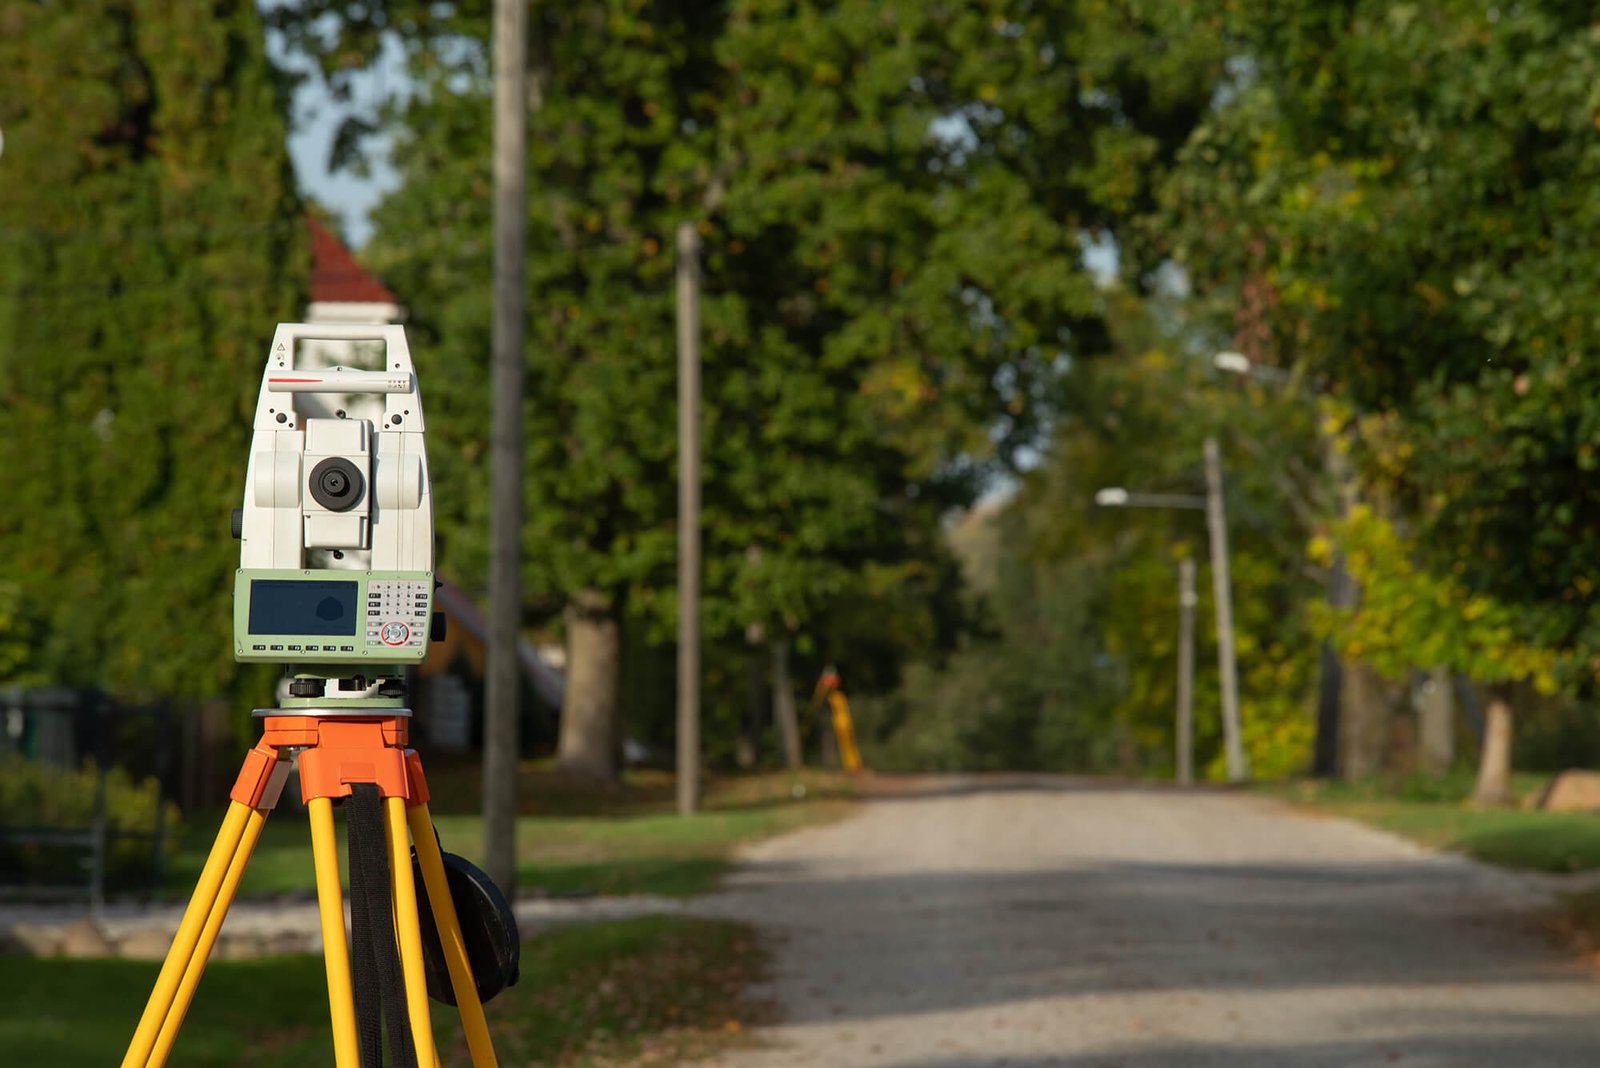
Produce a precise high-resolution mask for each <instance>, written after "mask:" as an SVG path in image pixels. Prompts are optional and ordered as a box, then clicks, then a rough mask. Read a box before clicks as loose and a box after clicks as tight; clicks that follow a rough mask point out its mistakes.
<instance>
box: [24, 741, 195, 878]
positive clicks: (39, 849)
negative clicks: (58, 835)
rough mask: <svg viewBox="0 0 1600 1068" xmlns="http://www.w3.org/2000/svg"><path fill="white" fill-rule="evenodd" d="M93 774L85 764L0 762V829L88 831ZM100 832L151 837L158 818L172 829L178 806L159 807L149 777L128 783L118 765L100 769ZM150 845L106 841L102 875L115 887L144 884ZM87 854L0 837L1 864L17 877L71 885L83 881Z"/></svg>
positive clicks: (151, 860)
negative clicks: (70, 768) (73, 768)
mask: <svg viewBox="0 0 1600 1068" xmlns="http://www.w3.org/2000/svg"><path fill="white" fill-rule="evenodd" d="M98 774H99V773H98V771H97V770H96V768H95V765H94V762H93V761H89V762H87V763H85V764H84V766H83V767H82V768H80V769H79V770H78V771H65V770H63V769H61V768H57V767H53V766H51V765H49V764H42V763H39V762H38V761H32V760H21V759H16V758H9V759H4V760H0V827H13V828H17V827H31V828H62V829H67V830H77V831H87V830H88V829H89V828H90V827H92V826H93V824H94V808H95V794H96V784H95V780H96V778H97V777H98ZM105 791H106V801H105V805H106V829H107V830H108V831H109V832H111V833H113V834H115V833H116V832H119V831H123V832H129V833H134V834H140V835H148V834H153V833H155V831H156V830H157V825H158V821H160V820H165V831H166V833H167V834H169V835H173V834H175V833H176V832H177V830H178V827H179V819H178V808H177V806H176V805H172V804H165V805H164V804H162V802H161V788H160V784H158V783H157V782H156V781H155V780H154V779H145V780H144V781H142V782H134V781H133V779H132V777H131V776H129V775H128V773H127V772H126V771H125V770H123V769H122V768H111V769H109V770H107V772H106V781H105ZM154 850H155V847H154V844H153V842H151V841H150V840H149V839H146V838H135V839H124V840H117V839H115V838H113V839H112V840H111V843H110V846H109V848H108V849H107V851H106V878H107V882H108V884H110V885H112V886H116V885H117V884H119V883H120V884H122V885H141V884H148V883H149V881H150V880H151V879H152V878H153V876H154V875H155V869H154V864H155V852H154ZM86 855H87V854H86V852H85V851H84V850H81V849H65V848H62V847H61V846H59V845H53V844H40V843H13V842H7V841H5V840H4V839H3V838H0V868H4V869H5V871H6V872H7V873H9V874H8V878H10V879H16V878H17V877H19V876H20V877H21V880H22V881H23V882H27V883H43V884H61V883H66V884H69V885H70V884H76V883H81V882H82V881H83V877H84V876H83V872H84V869H83V860H84V858H85V856H86Z"/></svg>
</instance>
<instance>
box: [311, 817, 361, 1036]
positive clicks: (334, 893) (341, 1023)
mask: <svg viewBox="0 0 1600 1068" xmlns="http://www.w3.org/2000/svg"><path fill="white" fill-rule="evenodd" d="M306 809H307V812H308V813H309V815H310V817H311V859H312V863H313V864H314V865H315V867H316V872H317V911H318V912H319V913H320V914H321V917H322V964H323V967H324V969H326V971H327V973H328V1012H329V1014H330V1016H331V1017H332V1019H333V1062H334V1064H335V1065H336V1066H337V1068H361V1046H360V1043H359V1042H358V1040H357V1038H356V1003H355V997H354V995H353V994H352V992H351V989H350V944H349V942H347V941H346V940H345V936H344V887H343V885H342V884H341V883H340V882H339V844H338V840H337V839H336V837H335V835H334V830H333V802H332V801H330V800H329V799H328V798H326V797H314V798H312V799H311V801H310V802H308V803H307V805H306Z"/></svg>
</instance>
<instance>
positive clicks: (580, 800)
mask: <svg viewBox="0 0 1600 1068" xmlns="http://www.w3.org/2000/svg"><path fill="white" fill-rule="evenodd" d="M477 776H478V770H477V767H476V765H473V764H467V763H454V764H444V765H442V766H441V767H439V768H437V769H436V768H434V767H431V766H430V767H429V769H428V786H429V790H430V793H431V794H432V795H433V801H432V802H431V803H430V806H429V807H430V811H432V813H433V816H434V823H435V825H436V826H437V827H438V830H439V835H440V838H441V840H442V841H443V843H444V847H445V848H446V849H447V850H449V851H451V852H454V853H459V854H461V855H462V856H464V857H466V858H467V859H469V860H471V861H473V862H475V863H479V864H481V863H482V844H483V821H482V819H481V817H480V816H479V815H478V814H477V812H476V808H477V803H478V796H479V793H478V779H477ZM853 792H854V786H853V783H852V782H851V780H849V779H848V778H846V777H844V776H841V775H838V774H836V773H832V772H826V771H803V772H799V773H795V774H790V773H782V772H772V773H763V774H756V775H747V776H739V777H730V778H724V779H714V780H712V781H710V782H709V783H708V784H707V787H706V791H705V800H704V806H703V811H701V812H700V813H698V814H696V815H694V816H692V817H689V818H684V817H680V816H678V815H677V814H676V811H675V809H674V803H675V802H674V792H673V785H672V778H671V776H669V775H666V774H664V773H661V772H651V771H642V772H630V773H629V775H628V776H627V777H626V778H625V779H624V781H623V784H622V785H621V786H620V787H617V788H613V789H597V788H593V787H583V786H578V785H574V784H572V783H570V782H568V781H566V780H564V779H562V778H561V777H560V776H558V775H556V774H555V773H554V772H553V771H551V770H550V769H549V768H547V767H543V766H539V765H534V764H529V765H527V766H525V767H524V768H523V770H522V773H521V776H520V780H519V812H520V813H521V815H519V817H518V821H517V859H518V883H519V885H520V886H521V887H522V888H523V889H524V890H537V891H543V892H546V893H550V894H563V895H564V894H644V893H649V894H664V895H670V896H680V897H681V896H690V895H693V894H699V893H704V892H706V891H708V890H711V889H713V888H714V887H715V886H716V883H717V880H718V879H720V878H721V876H722V874H723V873H724V872H725V871H726V870H727V869H728V866H729V864H730V863H731V858H732V854H733V852H734V850H735V849H736V848H737V847H738V846H740V845H741V844H743V843H746V842H750V841H755V840H758V839H761V838H767V837H770V836H772V835H775V834H780V833H782V832H784V831H788V830H793V829H795V828H797V827H802V826H806V825H808V824H812V823H817V822H822V821H826V820H830V819H836V818H838V817H839V816H840V815H842V814H843V813H844V812H845V811H846V810H847V807H848V800H847V799H848V798H849V797H851V796H853ZM220 820H221V817H220V814H214V815H212V816H211V817H210V818H205V819H198V818H197V819H194V820H191V821H190V830H189V831H188V833H187V834H185V836H184V838H183V841H182V843H181V845H180V847H179V849H178V850H176V851H175V855H174V856H173V858H172V861H171V862H170V864H169V867H168V874H167V892H168V893H170V894H172V895H173V896H175V897H183V896H186V895H187V894H188V893H189V891H190V890H191V888H192V887H193V886H194V882H195V879H196V878H197V877H198V875H199V872H200V868H201V866H202V865H203V864H204V862H205V857H206V853H207V851H208V850H209V849H210V846H211V841H212V837H213V836H214V835H215V833H216V827H217V826H218V824H219V823H220ZM314 888H315V881H314V879H313V875H312V870H311V848H310V830H309V827H308V825H307V822H306V819H305V815H304V814H303V813H302V812H299V811H295V810H290V809H286V810H284V811H281V812H277V813H275V814H274V815H273V816H272V818H270V819H269V820H268V821H267V825H266V827H265V829H264V830H263V833H262V836H261V841H260V843H259V844H258V845H257V847H256V851H255V854H254V855H253V856H252V857H251V860H250V866H249V868H247V869H246V872H245V877H244V881H243V883H242V884H241V886H240V894H241V895H242V896H261V895H267V894H294V895H310V894H311V893H312V892H313V891H314Z"/></svg>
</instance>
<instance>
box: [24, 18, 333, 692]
mask: <svg viewBox="0 0 1600 1068" xmlns="http://www.w3.org/2000/svg"><path fill="white" fill-rule="evenodd" d="M0 65H3V69H4V70H5V71H6V72H7V75H6V76H7V79H8V81H7V85H8V89H7V92H6V93H5V94H3V97H0V125H3V126H4V129H5V134H6V153H5V155H4V157H3V158H0V181H3V182H4V183H5V188H6V195H5V197H4V198H0V425H3V426H4V427H5V433H4V434H3V435H0V490H3V494H4V498H5V501H6V508H5V510H4V514H3V515H0V555H3V557H4V559H5V560H6V569H7V576H6V577H7V578H8V579H9V580H10V581H13V582H15V584H16V585H17V587H18V588H19V590H20V593H21V597H22V599H23V602H24V604H26V605H27V606H29V608H30V609H31V610H32V611H35V612H37V613H38V614H39V615H40V617H41V619H40V627H41V630H42V648H41V649H39V650H38V661H37V668H38V669H39V670H40V671H41V672H42V673H44V674H47V675H49V676H50V677H53V678H55V679H58V680H60V681H63V682H69V683H79V684H91V685H101V686H105V687H108V688H111V689H115V690H118V691H121V692H124V693H133V694H195V695H215V694H218V693H220V692H225V691H227V690H228V689H230V688H231V687H233V686H234V685H235V681H236V673H235V668H234V665H233V663H232V657H231V656H230V655H229V654H230V650H229V620H230V618H231V610H230V607H229V599H230V594H231V591H232V582H231V573H232V570H233V568H234V567H236V566H237V548H236V546H235V545H234V543H233V542H232V541H231V540H230V539H229V538H228V536H227V530H228V526H227V516H228V515H229V513H230V511H231V509H233V508H234V507H236V506H237V504H238V501H239V495H240V492H241V489H240V487H241V484H242V473H243V470H244V462H245V460H246V451H247V449H248V445H249V441H250V413H251V411H252V410H253V406H254V397H255V393H256V389H257V386H258V383H259V377H258V376H259V373H260V369H261V367H262V366H263V364H264V353H265V347H266V345H267V343H268V341H269V340H270V338H271V334H272V327H273V325H274V324H275V323H276V322H277V321H279V320H280V319H286V318H294V317H295V313H296V309H297V308H298V307H299V298H300V296H301V294H302V293H303V290H304V285H303V283H304V276H305V274H306V272H307V270H308V269H309V264H308V262H307V254H306V252H305V246H304V236H303V223H302V222H301V219H300V211H299V205H298V203H297V200H296V196H295V193H294V187H293V182H292V178H291V175H290V171H289V164H288V159H287V155H286V148H285V142H284V134H285V129H284V121H283V118H282V115H283V111H282V94H281V92H280V90H281V86H280V84H279V82H278V80H277V78H276V76H275V75H274V73H273V71H272V69H271V67H270V66H269V64H268V62H267V59H266V56H265V52H264V45H263V40H262V32H261V27H260V25H259V21H258V16H257V14H256V11H255V8H254V5H252V4H249V3H239V2H226V0H224V2H221V3H205V4H201V3H196V2H192V0H184V2H181V3H154V2H148V0H95V2H90V3H82V4H72V5H66V6H62V5H38V4H10V5H7V6H6V7H5V8H4V9H3V10H0Z"/></svg>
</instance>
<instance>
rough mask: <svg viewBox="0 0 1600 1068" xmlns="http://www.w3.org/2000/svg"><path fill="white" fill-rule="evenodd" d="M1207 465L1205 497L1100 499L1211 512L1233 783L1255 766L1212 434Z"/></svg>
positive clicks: (1111, 492) (1111, 490) (1100, 498)
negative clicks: (1243, 717)
mask: <svg viewBox="0 0 1600 1068" xmlns="http://www.w3.org/2000/svg"><path fill="white" fill-rule="evenodd" d="M1205 463H1206V495H1205V496H1204V497H1196V496H1190V495H1186V494H1178V493H1134V492H1131V491H1129V490H1126V489H1123V488H1122V487H1120V486H1109V487H1107V488H1105V489H1102V490H1099V491H1097V492H1096V493H1095V495H1094V502H1095V503H1096V504H1098V505H1100V506H1101V507H1102V508H1183V509H1193V510H1195V511H1203V512H1205V513H1206V529H1207V534H1208V537H1207V541H1208V542H1209V543H1210V548H1211V582H1212V591H1213V597H1212V600H1213V601H1214V602H1215V607H1216V613H1217V669H1218V676H1219V680H1220V685H1221V689H1222V695H1221V696H1222V739H1223V758H1224V761H1225V763H1226V765H1227V774H1228V781H1229V782H1243V781H1244V780H1246V779H1248V778H1249V777H1250V765H1249V761H1248V760H1247V758H1246V757H1245V752H1244V739H1243V736H1242V733H1243V732H1242V731H1241V728H1240V721H1239V675H1238V661H1237V658H1236V656H1235V654H1234V645H1233V592H1232V589H1233V585H1232V582H1231V581H1230V577H1229V569H1228V520H1227V514H1226V510H1225V508H1224V506H1223V502H1222V454H1221V450H1220V449H1219V448H1218V447H1217V439H1216V438H1212V437H1208V438H1206V440H1205ZM1191 596H1192V594H1191ZM1182 597H1183V591H1182V590H1181V589H1180V591H1179V598H1180V600H1181V599H1182ZM1180 668H1181V665H1180ZM1180 689H1181V679H1180ZM1180 700H1181V694H1180ZM1180 715H1181V710H1180ZM1180 730H1181V727H1180ZM1180 774H1181V764H1180Z"/></svg>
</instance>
